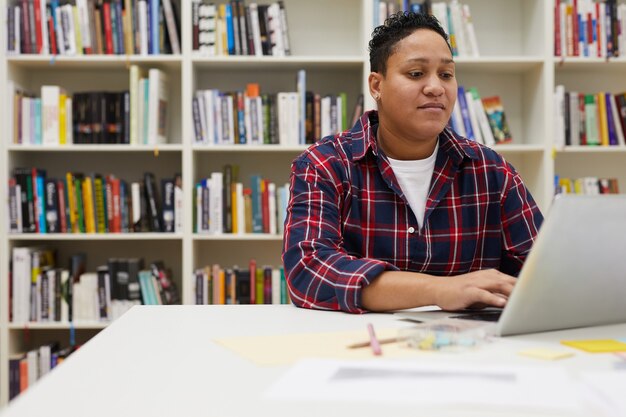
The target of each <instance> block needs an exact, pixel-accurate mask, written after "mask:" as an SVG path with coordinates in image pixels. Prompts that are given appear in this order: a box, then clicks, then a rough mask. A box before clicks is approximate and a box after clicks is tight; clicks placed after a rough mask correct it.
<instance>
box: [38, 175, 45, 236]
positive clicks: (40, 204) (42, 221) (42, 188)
mask: <svg viewBox="0 0 626 417" xmlns="http://www.w3.org/2000/svg"><path fill="white" fill-rule="evenodd" d="M44 176H45V173H43V172H41V171H39V170H37V180H36V184H37V190H36V192H37V210H38V211H39V218H38V219H37V222H38V223H39V233H47V228H46V205H45V201H44V200H45V198H46V194H45V185H44V182H45V178H44Z"/></svg>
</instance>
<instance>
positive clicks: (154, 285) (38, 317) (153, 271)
mask: <svg viewBox="0 0 626 417" xmlns="http://www.w3.org/2000/svg"><path fill="white" fill-rule="evenodd" d="M55 255H56V254H55V253H54V251H53V250H51V249H45V248H37V247H15V248H13V250H12V258H11V260H12V268H11V281H10V284H11V285H10V289H11V291H10V300H11V308H10V311H9V316H10V321H11V322H12V323H27V322H39V323H49V322H60V323H70V322H98V321H105V322H108V321H113V320H115V319H117V318H118V317H120V316H121V315H122V314H124V313H125V312H126V311H128V309H129V308H130V307H132V306H134V305H138V304H146V305H148V304H151V305H160V304H179V303H180V296H179V293H178V289H177V287H176V285H175V284H174V282H173V281H172V279H171V276H172V273H171V271H170V270H168V269H166V268H165V266H164V264H163V262H161V261H155V262H152V263H151V264H150V266H149V267H148V268H144V261H143V259H140V258H110V259H108V260H107V261H106V264H105V265H102V266H99V267H97V268H96V272H86V255H85V254H84V253H77V254H74V255H72V256H71V257H70V268H69V269H65V268H59V267H57V266H56V265H57V263H56V259H55V258H56V256H55Z"/></svg>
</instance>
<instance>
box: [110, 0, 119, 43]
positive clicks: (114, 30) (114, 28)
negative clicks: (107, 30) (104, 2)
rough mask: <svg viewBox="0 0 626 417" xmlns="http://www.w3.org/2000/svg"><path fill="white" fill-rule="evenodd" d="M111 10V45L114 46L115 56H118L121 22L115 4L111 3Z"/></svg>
mask: <svg viewBox="0 0 626 417" xmlns="http://www.w3.org/2000/svg"><path fill="white" fill-rule="evenodd" d="M109 10H110V13H111V43H112V44H113V54H114V55H118V54H119V53H120V45H119V44H120V40H119V38H118V37H117V26H118V22H119V20H117V9H116V8H115V4H113V3H111V5H110V8H109Z"/></svg>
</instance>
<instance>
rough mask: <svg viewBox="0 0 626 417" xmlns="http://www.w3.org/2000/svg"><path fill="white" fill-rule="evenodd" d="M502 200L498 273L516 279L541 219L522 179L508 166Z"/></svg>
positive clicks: (539, 212)
mask: <svg viewBox="0 0 626 417" xmlns="http://www.w3.org/2000/svg"><path fill="white" fill-rule="evenodd" d="M509 169H510V171H509V175H507V177H506V182H505V187H504V193H503V198H502V204H501V207H502V208H501V210H502V214H501V216H502V240H503V246H502V256H501V263H500V271H502V272H504V273H506V274H509V275H513V276H517V275H518V274H519V272H520V270H521V269H522V265H523V264H524V261H525V260H526V257H527V256H528V252H530V248H531V247H532V245H533V243H534V241H535V239H536V238H537V233H538V231H539V228H540V227H541V224H542V223H543V215H542V214H541V211H540V210H539V207H537V204H536V203H535V201H534V199H533V197H532V195H531V194H530V192H529V191H528V189H527V188H526V186H525V185H524V183H523V181H522V178H521V177H520V176H519V174H518V173H517V172H516V171H515V169H514V168H513V167H511V166H510V165H509Z"/></svg>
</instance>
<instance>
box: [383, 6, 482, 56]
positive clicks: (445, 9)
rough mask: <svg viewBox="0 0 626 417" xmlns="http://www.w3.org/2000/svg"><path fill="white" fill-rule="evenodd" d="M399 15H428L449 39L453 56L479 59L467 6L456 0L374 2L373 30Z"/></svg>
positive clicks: (476, 42)
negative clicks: (436, 21) (410, 13)
mask: <svg viewBox="0 0 626 417" xmlns="http://www.w3.org/2000/svg"><path fill="white" fill-rule="evenodd" d="M400 11H411V12H415V13H426V14H431V15H433V16H435V17H436V18H437V20H438V21H439V23H440V24H441V26H442V27H443V29H444V30H445V31H446V33H447V34H448V36H449V40H450V46H451V47H452V55H453V56H459V57H477V56H479V55H480V53H479V49H478V41H477V39H476V31H475V30H474V23H473V22H472V14H471V12H470V7H469V5H467V4H462V3H460V2H459V1H458V0H451V1H450V2H449V3H448V2H445V1H435V2H431V1H430V0H420V1H410V0H390V1H385V0H374V26H379V25H382V24H384V23H385V19H386V18H387V17H388V16H390V15H392V14H394V13H397V12H400Z"/></svg>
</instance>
